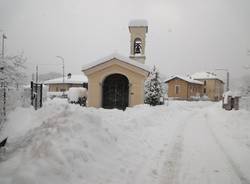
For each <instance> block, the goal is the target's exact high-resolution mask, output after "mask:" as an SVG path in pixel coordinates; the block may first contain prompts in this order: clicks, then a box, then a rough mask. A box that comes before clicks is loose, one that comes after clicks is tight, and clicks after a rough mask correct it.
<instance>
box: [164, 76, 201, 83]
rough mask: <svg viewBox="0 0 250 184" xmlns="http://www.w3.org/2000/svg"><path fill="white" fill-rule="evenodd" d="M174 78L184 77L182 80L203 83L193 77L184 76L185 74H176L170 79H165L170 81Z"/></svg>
mask: <svg viewBox="0 0 250 184" xmlns="http://www.w3.org/2000/svg"><path fill="white" fill-rule="evenodd" d="M174 78H179V79H182V80H184V81H187V82H189V83H192V84H203V82H201V81H198V80H195V79H192V78H191V77H184V76H179V75H174V76H172V77H170V78H169V79H167V80H165V82H168V81H170V80H172V79H174Z"/></svg>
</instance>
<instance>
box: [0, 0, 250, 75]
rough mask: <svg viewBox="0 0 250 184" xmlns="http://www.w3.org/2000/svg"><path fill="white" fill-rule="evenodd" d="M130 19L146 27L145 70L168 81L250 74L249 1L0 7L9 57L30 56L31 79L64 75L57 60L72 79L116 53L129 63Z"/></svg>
mask: <svg viewBox="0 0 250 184" xmlns="http://www.w3.org/2000/svg"><path fill="white" fill-rule="evenodd" d="M131 19H147V20H148V23H149V32H148V35H147V40H146V56H147V59H146V63H147V64H149V65H156V66H158V67H159V68H160V70H161V72H162V73H164V74H165V75H166V76H169V75H173V74H184V73H193V72H199V71H212V70H214V69H215V68H227V69H229V70H230V72H231V75H232V76H233V77H237V75H242V74H246V73H250V70H248V71H247V70H245V69H243V66H244V65H250V0H105V1H103V0H53V1H52V0H0V30H1V31H3V32H5V33H6V35H7V36H8V39H7V40H6V54H16V53H20V52H24V55H25V56H26V57H27V58H28V64H29V73H31V72H32V70H34V68H35V64H37V63H38V64H55V65H54V66H53V65H51V66H49V65H48V66H45V65H43V66H41V67H40V70H41V72H49V71H58V72H61V68H60V66H59V65H57V64H58V63H60V62H59V59H58V58H56V57H55V56H57V55H60V56H62V57H64V58H65V63H66V72H67V73H68V72H71V73H74V74H80V73H81V66H83V65H84V64H87V63H88V62H92V61H95V60H97V59H99V58H101V57H105V56H106V55H109V54H111V53H113V52H115V51H116V52H119V53H120V54H123V55H125V56H129V31H128V22H129V20H131ZM248 50H249V54H248Z"/></svg>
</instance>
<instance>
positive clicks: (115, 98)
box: [102, 74, 129, 110]
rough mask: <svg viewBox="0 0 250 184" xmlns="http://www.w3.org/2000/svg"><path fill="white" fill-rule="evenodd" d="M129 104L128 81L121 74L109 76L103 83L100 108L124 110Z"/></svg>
mask: <svg viewBox="0 0 250 184" xmlns="http://www.w3.org/2000/svg"><path fill="white" fill-rule="evenodd" d="M128 103H129V81H128V78H127V77H126V76H124V75H122V74H111V75H109V76H107V77H106V78H105V79H104V81H103V87H102V107H103V108H106V109H113V108H117V109H123V110H124V109H125V108H126V107H128Z"/></svg>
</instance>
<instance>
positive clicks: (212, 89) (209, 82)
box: [200, 79, 224, 101]
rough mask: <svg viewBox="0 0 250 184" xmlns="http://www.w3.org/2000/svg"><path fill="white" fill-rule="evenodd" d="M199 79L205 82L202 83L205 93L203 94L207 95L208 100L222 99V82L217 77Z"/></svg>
mask: <svg viewBox="0 0 250 184" xmlns="http://www.w3.org/2000/svg"><path fill="white" fill-rule="evenodd" d="M200 81H202V82H204V81H206V82H205V83H206V84H205V85H204V88H205V89H206V93H204V95H206V96H208V98H209V99H210V100H212V101H218V100H221V99H222V95H223V92H224V84H223V82H222V81H220V80H218V79H203V80H200Z"/></svg>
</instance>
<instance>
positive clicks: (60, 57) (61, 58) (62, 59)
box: [56, 56, 64, 95]
mask: <svg viewBox="0 0 250 184" xmlns="http://www.w3.org/2000/svg"><path fill="white" fill-rule="evenodd" d="M56 57H57V58H59V59H60V60H61V61H62V67H63V88H64V58H63V57H62V56H56ZM63 95H64V90H63Z"/></svg>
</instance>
